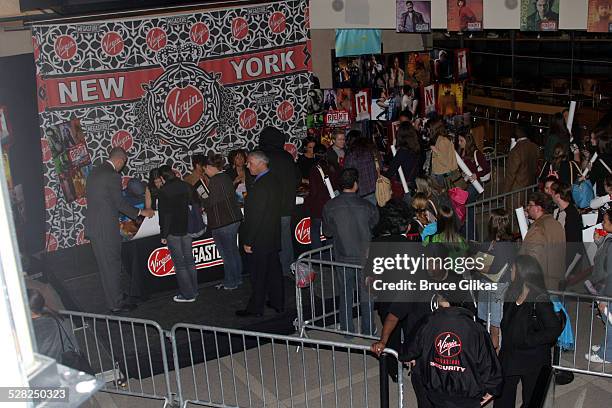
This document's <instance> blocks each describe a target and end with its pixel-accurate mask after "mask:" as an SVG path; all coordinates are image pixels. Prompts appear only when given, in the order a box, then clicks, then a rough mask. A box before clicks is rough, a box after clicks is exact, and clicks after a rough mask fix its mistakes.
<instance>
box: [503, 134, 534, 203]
mask: <svg viewBox="0 0 612 408" xmlns="http://www.w3.org/2000/svg"><path fill="white" fill-rule="evenodd" d="M539 156H540V151H539V149H538V145H536V144H535V143H533V142H532V141H530V140H528V139H523V140H519V141H518V142H517V143H516V146H514V149H512V150H510V153H509V154H508V161H507V162H506V180H505V182H504V191H505V192H506V193H509V192H510V191H514V190H518V189H520V188H523V187H527V186H530V185H532V184H535V182H536V177H537V164H538V157H539Z"/></svg>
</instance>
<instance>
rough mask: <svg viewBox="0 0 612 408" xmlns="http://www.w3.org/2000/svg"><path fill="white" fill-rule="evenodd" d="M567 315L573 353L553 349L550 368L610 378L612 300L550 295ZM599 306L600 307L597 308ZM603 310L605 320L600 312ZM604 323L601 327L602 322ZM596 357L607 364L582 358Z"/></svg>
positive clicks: (581, 295) (564, 294)
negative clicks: (572, 339)
mask: <svg viewBox="0 0 612 408" xmlns="http://www.w3.org/2000/svg"><path fill="white" fill-rule="evenodd" d="M550 293H551V296H552V297H553V299H554V298H555V297H556V299H557V300H559V301H560V302H561V303H563V305H565V309H566V310H567V313H568V314H569V317H570V319H569V321H567V323H566V324H571V327H572V331H573V334H574V349H573V350H565V351H564V350H560V349H559V348H556V349H555V355H554V356H553V367H554V368H556V369H558V370H567V371H573V372H576V373H582V374H590V375H596V376H600V377H608V378H612V309H610V306H611V305H612V298H610V297H605V296H592V295H585V294H578V293H570V292H557V291H551V292H550ZM599 305H603V306H599ZM604 307H605V308H606V309H607V312H608V317H607V319H605V316H604V312H603V310H601V309H603V308H604ZM606 320H607V323H604V322H606ZM588 354H597V355H599V356H600V357H601V358H602V359H603V360H605V361H607V363H597V362H592V361H590V360H587V358H586V355H588Z"/></svg>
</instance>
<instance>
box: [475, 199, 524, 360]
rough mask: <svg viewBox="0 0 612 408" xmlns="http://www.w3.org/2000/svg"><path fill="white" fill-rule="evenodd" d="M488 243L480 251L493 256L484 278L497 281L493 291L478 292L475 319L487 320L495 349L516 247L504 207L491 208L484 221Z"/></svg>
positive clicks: (497, 347) (484, 272) (498, 339)
mask: <svg viewBox="0 0 612 408" xmlns="http://www.w3.org/2000/svg"><path fill="white" fill-rule="evenodd" d="M487 229H488V231H489V242H488V243H486V244H485V245H486V246H485V247H483V252H484V253H486V254H489V255H491V256H492V257H493V262H492V264H491V265H490V266H489V267H488V269H487V270H486V271H483V274H484V276H485V277H487V278H489V279H490V280H491V281H493V282H497V290H495V291H480V292H478V318H479V319H481V320H483V321H484V322H487V324H488V326H489V333H491V341H492V342H493V346H494V347H495V350H496V351H497V352H499V346H500V326H501V320H502V313H503V304H504V295H505V293H506V289H508V286H509V284H510V268H511V267H512V263H513V261H514V256H515V255H516V249H517V248H516V246H515V245H514V244H512V243H511V241H512V231H511V228H510V214H509V213H508V211H506V210H504V209H501V208H499V209H495V210H492V211H491V216H490V217H489V223H488V228H487Z"/></svg>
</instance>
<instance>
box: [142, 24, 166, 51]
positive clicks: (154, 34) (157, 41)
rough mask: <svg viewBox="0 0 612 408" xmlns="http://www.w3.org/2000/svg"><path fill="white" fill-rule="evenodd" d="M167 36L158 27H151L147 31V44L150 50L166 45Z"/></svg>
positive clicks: (156, 49) (159, 48) (157, 49)
mask: <svg viewBox="0 0 612 408" xmlns="http://www.w3.org/2000/svg"><path fill="white" fill-rule="evenodd" d="M167 42H168V38H167V36H166V32H165V31H164V30H162V29H161V28H159V27H156V28H152V29H151V30H149V32H148V33H147V46H148V47H149V48H150V49H151V50H152V51H159V50H161V49H162V48H164V47H165V46H166V43H167Z"/></svg>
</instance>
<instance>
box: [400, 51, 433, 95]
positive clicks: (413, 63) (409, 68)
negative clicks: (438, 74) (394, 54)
mask: <svg viewBox="0 0 612 408" xmlns="http://www.w3.org/2000/svg"><path fill="white" fill-rule="evenodd" d="M405 80H406V82H407V83H408V85H410V86H411V87H413V88H418V87H419V86H427V85H429V84H430V83H431V55H430V54H429V53H428V52H420V53H416V52H413V53H410V54H408V61H407V63H406V77H405Z"/></svg>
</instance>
